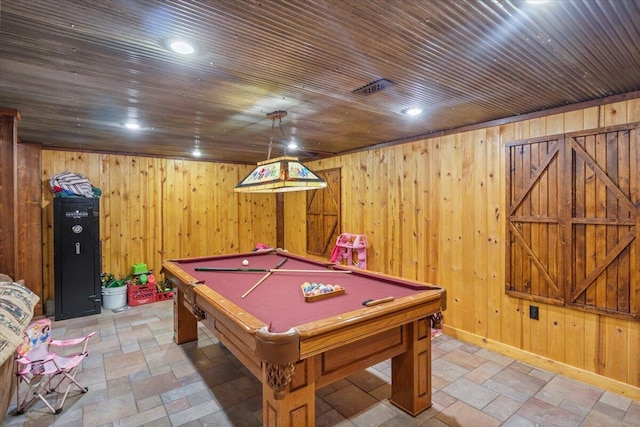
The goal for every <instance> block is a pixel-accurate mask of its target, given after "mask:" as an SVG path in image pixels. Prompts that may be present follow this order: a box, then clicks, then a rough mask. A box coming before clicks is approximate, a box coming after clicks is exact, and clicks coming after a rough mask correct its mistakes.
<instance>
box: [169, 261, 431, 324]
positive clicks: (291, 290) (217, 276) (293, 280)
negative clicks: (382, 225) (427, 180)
mask: <svg viewBox="0 0 640 427" xmlns="http://www.w3.org/2000/svg"><path fill="white" fill-rule="evenodd" d="M245 259H246V260H247V261H249V265H247V266H244V265H242V261H243V260H245ZM284 259H286V262H285V263H284V264H283V265H282V266H281V267H280V269H281V270H282V272H278V271H274V272H273V273H272V274H271V275H270V276H269V277H268V278H267V279H266V280H265V281H264V282H262V283H261V284H260V285H258V287H257V288H255V289H254V290H253V291H251V292H250V293H249V294H248V295H246V297H245V298H242V295H243V294H245V293H246V292H247V291H248V290H249V289H250V288H251V287H252V286H253V285H254V284H255V283H256V282H258V281H259V280H260V279H262V277H263V276H264V275H266V274H267V273H265V272H227V271H197V270H196V268H202V267H204V268H238V269H273V268H274V267H276V265H277V264H278V263H279V262H281V261H282V260H284ZM177 262H178V264H179V265H180V267H181V268H182V269H183V270H184V272H186V273H188V274H190V275H192V276H193V277H195V278H197V279H198V280H199V281H201V282H202V284H205V285H207V286H208V287H210V288H211V289H212V290H214V291H215V292H216V293H218V294H220V295H221V296H223V297H224V298H228V300H229V301H230V302H232V303H233V304H235V305H237V306H238V307H240V308H241V309H243V310H246V311H247V312H248V313H251V315H252V316H254V317H255V318H257V319H259V320H260V321H262V322H263V323H265V324H267V325H270V326H271V328H270V329H271V331H273V332H284V331H286V330H288V329H290V328H292V327H295V328H296V329H298V331H299V332H300V334H301V335H303V334H304V333H305V327H304V325H305V324H307V323H311V322H315V321H318V320H320V319H325V318H330V317H333V316H340V315H345V313H349V312H352V311H354V310H360V309H363V304H362V303H363V302H364V301H366V300H377V299H382V298H387V297H393V298H395V299H398V298H403V297H409V298H411V296H412V295H415V294H416V293H418V292H424V291H425V290H428V289H429V287H428V286H426V285H421V284H416V283H412V282H408V281H406V282H405V281H402V280H400V281H399V280H398V279H397V278H393V279H389V280H386V281H385V280H380V278H376V280H373V279H372V278H371V277H370V276H368V275H367V274H366V273H365V272H363V273H361V274H353V273H342V272H343V271H350V270H346V269H342V268H341V267H340V266H336V267H335V269H334V270H332V271H340V273H338V272H335V273H327V272H326V271H327V268H326V266H325V265H324V264H323V263H318V262H315V261H310V260H307V259H304V258H302V257H297V256H294V255H287V256H286V257H283V256H282V255H279V254H277V253H275V252H262V253H260V252H256V253H252V254H249V255H247V254H244V255H242V256H236V255H230V256H223V257H216V258H200V259H189V260H182V261H177ZM286 270H306V271H305V272H301V273H297V272H296V273H294V272H286ZM314 271H319V272H317V273H314ZM305 282H316V283H324V284H338V285H340V286H342V287H343V288H344V289H345V293H344V294H342V295H335V296H331V297H328V298H325V299H320V300H316V301H306V300H305V297H304V294H303V292H302V288H301V285H302V284H303V283H305ZM369 309H375V308H373V307H370V308H369Z"/></svg>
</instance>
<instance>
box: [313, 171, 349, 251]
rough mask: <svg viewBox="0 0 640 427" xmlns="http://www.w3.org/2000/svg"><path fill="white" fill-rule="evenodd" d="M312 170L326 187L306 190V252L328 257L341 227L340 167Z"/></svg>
mask: <svg viewBox="0 0 640 427" xmlns="http://www.w3.org/2000/svg"><path fill="white" fill-rule="evenodd" d="M314 172H315V173H316V174H317V175H318V176H320V177H321V178H322V179H324V180H325V181H326V182H327V187H326V188H324V189H322V190H311V191H308V192H307V253H308V254H311V255H316V256H321V257H325V258H330V257H331V251H332V250H333V247H334V246H335V242H336V239H337V238H338V235H339V234H340V228H341V227H340V224H341V222H340V204H341V203H340V194H341V192H340V169H339V168H337V169H327V170H324V171H314Z"/></svg>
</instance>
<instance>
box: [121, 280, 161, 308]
mask: <svg viewBox="0 0 640 427" xmlns="http://www.w3.org/2000/svg"><path fill="white" fill-rule="evenodd" d="M127 300H128V304H129V306H131V307H135V306H136V305H142V304H149V303H150V302H156V287H155V285H153V286H151V285H132V284H127Z"/></svg>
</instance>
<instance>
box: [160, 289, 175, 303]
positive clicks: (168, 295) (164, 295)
mask: <svg viewBox="0 0 640 427" xmlns="http://www.w3.org/2000/svg"><path fill="white" fill-rule="evenodd" d="M172 298H173V291H169V292H158V293H156V301H166V300H168V299H172Z"/></svg>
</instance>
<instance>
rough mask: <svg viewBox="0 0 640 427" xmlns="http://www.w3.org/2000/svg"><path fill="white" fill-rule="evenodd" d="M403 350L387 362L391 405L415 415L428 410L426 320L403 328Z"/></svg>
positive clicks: (429, 365) (429, 328) (428, 337)
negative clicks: (389, 370) (404, 345)
mask: <svg viewBox="0 0 640 427" xmlns="http://www.w3.org/2000/svg"><path fill="white" fill-rule="evenodd" d="M405 328H406V330H405V337H406V339H407V346H408V348H407V351H406V352H404V353H402V354H400V355H398V356H396V357H394V358H393V359H392V360H391V376H392V378H391V381H392V382H391V399H390V400H391V403H393V404H394V405H396V406H398V407H399V408H400V409H402V410H403V411H405V412H407V413H409V414H411V415H413V416H416V415H418V414H419V413H420V412H422V411H424V410H425V409H427V408H429V407H431V327H430V325H429V321H428V319H427V318H425V319H420V320H417V321H415V322H413V323H409V324H407V325H405Z"/></svg>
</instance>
